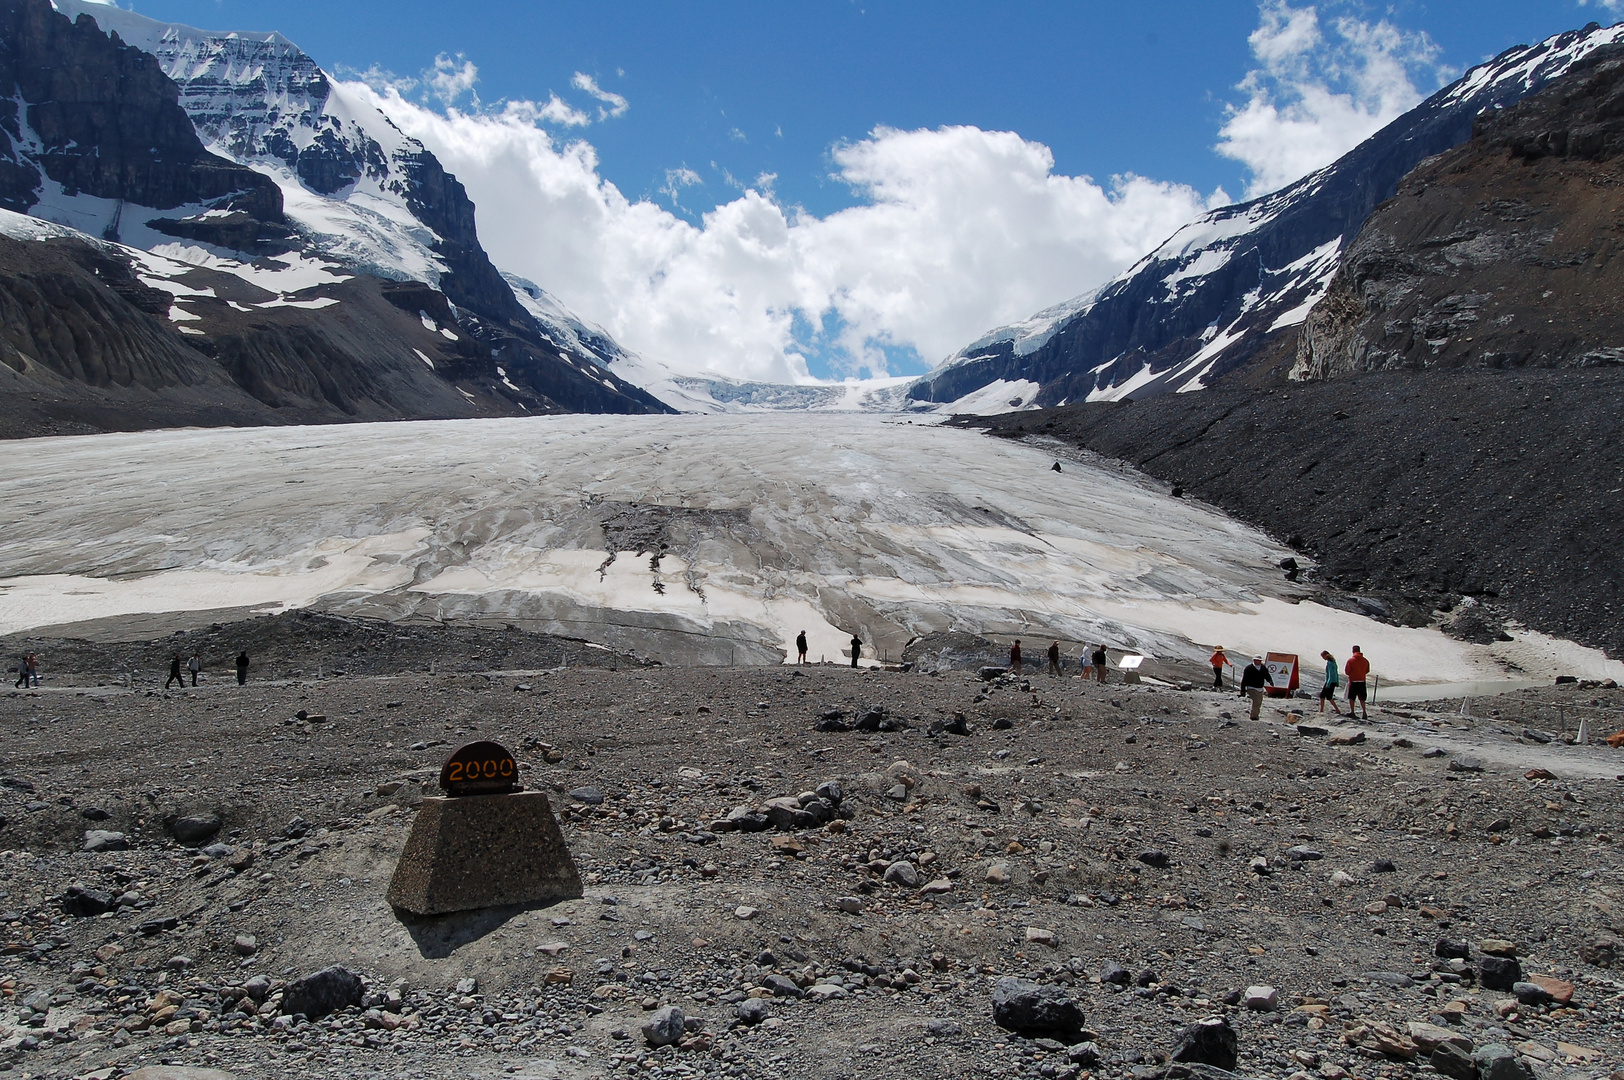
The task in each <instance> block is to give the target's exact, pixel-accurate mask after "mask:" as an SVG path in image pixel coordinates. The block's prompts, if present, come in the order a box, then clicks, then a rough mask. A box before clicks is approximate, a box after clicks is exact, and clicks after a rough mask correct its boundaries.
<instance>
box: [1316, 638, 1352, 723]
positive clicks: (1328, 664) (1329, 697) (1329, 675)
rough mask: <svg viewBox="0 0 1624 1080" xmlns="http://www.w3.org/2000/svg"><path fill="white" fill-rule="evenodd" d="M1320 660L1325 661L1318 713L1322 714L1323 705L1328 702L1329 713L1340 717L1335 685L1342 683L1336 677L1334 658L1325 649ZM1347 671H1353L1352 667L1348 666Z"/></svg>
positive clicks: (1338, 676) (1340, 678) (1339, 677)
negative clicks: (1323, 682)
mask: <svg viewBox="0 0 1624 1080" xmlns="http://www.w3.org/2000/svg"><path fill="white" fill-rule="evenodd" d="M1320 659H1321V660H1324V661H1325V684H1324V685H1323V686H1321V687H1320V696H1319V703H1320V707H1319V711H1320V712H1321V713H1324V712H1325V703H1326V702H1327V701H1329V702H1330V703H1331V711H1332V712H1334V713H1336V714H1337V715H1338V716H1341V715H1342V710H1341V709H1339V708H1337V707H1336V688H1337V685H1338V684H1339V683H1340V682H1341V681H1342V676H1340V675H1338V674H1337V671H1336V657H1334V656H1332V655H1331V653H1330V650H1329V649H1326V650H1322V651H1321V652H1320ZM1348 669H1349V670H1350V671H1351V670H1352V669H1353V665H1352V664H1349V665H1348ZM1349 709H1350V711H1351V709H1352V706H1349Z"/></svg>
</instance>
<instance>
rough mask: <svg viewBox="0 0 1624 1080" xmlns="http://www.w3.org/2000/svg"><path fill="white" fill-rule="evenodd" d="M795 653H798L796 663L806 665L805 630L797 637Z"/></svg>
mask: <svg viewBox="0 0 1624 1080" xmlns="http://www.w3.org/2000/svg"><path fill="white" fill-rule="evenodd" d="M795 653H796V657H795V662H796V663H797V664H804V663H806V631H805V630H802V631H801V632H800V633H799V634H796V635H795Z"/></svg>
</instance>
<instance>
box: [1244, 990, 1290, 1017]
mask: <svg viewBox="0 0 1624 1080" xmlns="http://www.w3.org/2000/svg"><path fill="white" fill-rule="evenodd" d="M1241 1004H1242V1005H1244V1006H1246V1008H1248V1009H1250V1010H1251V1011H1253V1012H1274V1010H1276V1009H1278V1008H1279V1007H1280V991H1278V990H1276V989H1275V988H1274V987H1272V986H1248V987H1247V988H1246V991H1245V992H1244V993H1243V994H1241Z"/></svg>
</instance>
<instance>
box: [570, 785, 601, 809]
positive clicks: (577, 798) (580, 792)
mask: <svg viewBox="0 0 1624 1080" xmlns="http://www.w3.org/2000/svg"><path fill="white" fill-rule="evenodd" d="M565 798H567V799H569V800H570V802H578V803H583V804H585V805H587V806H602V805H603V792H602V791H599V790H598V788H597V786H596V785H594V784H585V785H583V786H581V787H578V788H575V789H574V790H572V791H569V792H566V793H565Z"/></svg>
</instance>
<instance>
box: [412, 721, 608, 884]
mask: <svg viewBox="0 0 1624 1080" xmlns="http://www.w3.org/2000/svg"><path fill="white" fill-rule="evenodd" d="M517 784H518V769H517V765H516V764H515V763H514V761H513V755H512V754H510V753H508V751H507V750H506V749H504V748H503V747H501V746H500V745H498V744H496V743H493V742H478V743H470V744H468V745H467V746H464V747H462V748H460V749H459V750H457V751H456V752H455V753H453V754H452V755H451V757H450V758H448V759H447V760H446V764H445V766H444V768H442V769H441V771H440V785H441V787H443V788H445V789H446V792H447V797H443V798H442V797H430V798H427V799H424V800H423V805H422V806H421V807H420V808H419V810H418V812H417V820H416V821H414V822H413V823H412V831H411V835H410V836H408V837H407V838H406V847H405V849H404V850H403V851H401V853H400V862H399V863H397V864H396V865H395V876H394V877H393V878H392V879H391V880H390V882H389V892H388V894H387V899H388V901H389V903H390V904H392V905H394V906H395V907H397V908H400V909H401V910H404V911H409V912H411V913H412V914H414V915H440V914H444V913H446V912H450V911H470V910H473V909H475V908H483V907H495V906H498V905H502V904H523V903H533V902H546V901H553V900H573V899H576V898H578V897H579V896H580V895H581V875H580V872H579V871H577V870H576V868H575V860H573V859H571V858H570V853H569V849H568V848H567V847H565V846H564V836H563V834H562V833H561V832H560V831H559V828H558V821H557V819H555V818H554V817H553V810H552V806H551V804H549V803H548V801H547V795H546V793H545V792H540V791H518V790H516V788H517ZM491 791H495V792H497V794H481V792H491ZM503 792H506V793H503Z"/></svg>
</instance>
